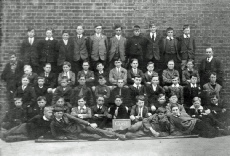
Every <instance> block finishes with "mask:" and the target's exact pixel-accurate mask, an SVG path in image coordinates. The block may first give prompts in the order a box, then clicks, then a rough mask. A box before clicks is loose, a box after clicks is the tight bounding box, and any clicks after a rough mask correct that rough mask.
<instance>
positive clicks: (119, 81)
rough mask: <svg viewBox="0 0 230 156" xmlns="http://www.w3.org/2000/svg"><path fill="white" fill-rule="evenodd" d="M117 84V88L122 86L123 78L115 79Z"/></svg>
mask: <svg viewBox="0 0 230 156" xmlns="http://www.w3.org/2000/svg"><path fill="white" fill-rule="evenodd" d="M117 86H118V87H119V88H122V87H123V86H124V80H118V81H117Z"/></svg>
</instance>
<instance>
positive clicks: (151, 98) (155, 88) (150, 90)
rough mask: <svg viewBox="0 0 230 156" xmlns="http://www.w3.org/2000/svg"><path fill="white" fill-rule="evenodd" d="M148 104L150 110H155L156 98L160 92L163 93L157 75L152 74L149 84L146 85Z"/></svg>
mask: <svg viewBox="0 0 230 156" xmlns="http://www.w3.org/2000/svg"><path fill="white" fill-rule="evenodd" d="M146 92H147V97H148V104H149V108H150V111H151V112H154V111H155V110H156V104H157V100H158V96H159V95H160V94H165V91H164V89H163V88H162V87H161V86H160V85H159V76H158V75H154V76H153V77H152V80H151V85H148V86H147V87H146Z"/></svg>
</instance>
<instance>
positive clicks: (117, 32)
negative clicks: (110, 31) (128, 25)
mask: <svg viewBox="0 0 230 156" xmlns="http://www.w3.org/2000/svg"><path fill="white" fill-rule="evenodd" d="M115 33H116V35H118V36H120V35H121V28H117V29H115Z"/></svg>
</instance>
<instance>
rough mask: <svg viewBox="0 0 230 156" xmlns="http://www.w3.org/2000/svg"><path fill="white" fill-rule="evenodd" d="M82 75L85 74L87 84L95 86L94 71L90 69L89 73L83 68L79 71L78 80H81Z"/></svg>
mask: <svg viewBox="0 0 230 156" xmlns="http://www.w3.org/2000/svg"><path fill="white" fill-rule="evenodd" d="M82 75H84V76H85V79H86V85H87V86H93V83H94V81H95V78H94V72H93V71H91V70H88V71H87V73H86V74H85V72H84V70H81V71H79V72H78V73H77V80H79V79H80V77H81V76H82Z"/></svg>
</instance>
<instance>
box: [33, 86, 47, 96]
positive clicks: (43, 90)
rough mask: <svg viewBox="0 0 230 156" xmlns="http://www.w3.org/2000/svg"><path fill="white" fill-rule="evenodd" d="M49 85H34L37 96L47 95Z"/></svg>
mask: <svg viewBox="0 0 230 156" xmlns="http://www.w3.org/2000/svg"><path fill="white" fill-rule="evenodd" d="M47 89H48V88H47V87H45V86H43V87H42V88H40V87H39V86H38V85H36V86H34V91H35V94H36V97H37V98H38V97H39V96H45V97H46V96H47Z"/></svg>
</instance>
